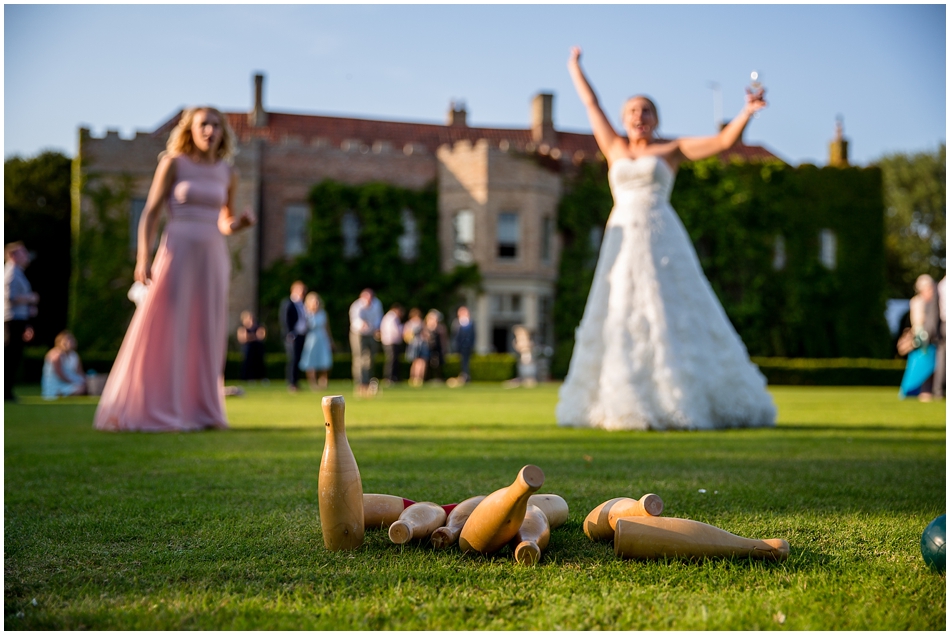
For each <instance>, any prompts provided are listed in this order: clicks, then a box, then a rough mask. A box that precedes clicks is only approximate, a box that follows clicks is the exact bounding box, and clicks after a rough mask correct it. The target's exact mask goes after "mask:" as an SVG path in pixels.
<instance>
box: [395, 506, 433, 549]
mask: <svg viewBox="0 0 950 635" xmlns="http://www.w3.org/2000/svg"><path fill="white" fill-rule="evenodd" d="M443 524H445V510H444V509H442V506H441V505H436V504H435V503H429V502H422V503H415V504H413V505H410V506H409V507H407V508H406V509H404V510H403V511H402V513H401V514H399V520H397V521H396V522H394V523H393V524H392V525H390V526H389V539H390V540H392V541H393V542H394V543H396V544H397V545H404V544H406V543H407V542H409V541H410V540H412V539H413V538H415V539H419V538H428V537H429V535H430V534H431V533H432V532H433V531H435V530H436V529H437V528H438V527H441V526H442V525H443Z"/></svg>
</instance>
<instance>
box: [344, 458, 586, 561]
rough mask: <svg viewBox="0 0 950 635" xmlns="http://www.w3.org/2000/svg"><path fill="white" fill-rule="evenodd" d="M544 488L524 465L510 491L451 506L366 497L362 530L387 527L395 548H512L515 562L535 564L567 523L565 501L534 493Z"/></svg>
mask: <svg viewBox="0 0 950 635" xmlns="http://www.w3.org/2000/svg"><path fill="white" fill-rule="evenodd" d="M543 483H544V473H543V472H542V471H541V469H540V468H539V467H536V466H534V465H526V466H525V467H524V468H522V469H521V471H520V472H519V473H518V476H517V478H515V480H514V482H513V483H512V484H511V485H509V486H508V487H504V488H502V489H500V490H498V491H496V492H493V493H491V494H489V495H487V496H473V497H472V498H468V499H466V500H463V501H462V502H460V503H457V504H454V505H438V504H436V503H430V502H420V503H416V502H414V501H411V500H409V499H406V498H400V497H398V496H391V495H388V494H364V495H363V508H364V510H365V511H364V513H365V526H366V527H380V528H385V527H387V526H388V527H389V539H390V540H391V541H392V542H393V543H395V544H397V545H402V544H406V543H408V542H409V541H411V540H415V541H422V540H425V539H428V540H429V541H430V543H431V544H432V546H433V547H434V548H436V549H445V548H448V547H451V546H452V545H454V544H456V543H458V545H459V547H460V548H461V549H462V551H464V552H468V553H478V554H491V553H495V552H497V551H500V550H501V549H502V548H504V547H505V546H506V545H508V546H510V548H511V550H512V552H513V553H514V557H515V560H516V561H517V562H519V563H522V564H529V565H532V564H536V563H537V562H538V560H540V559H541V552H542V551H543V550H544V549H545V548H546V547H547V546H548V542H549V541H550V537H551V529H553V528H555V527H560V526H561V525H563V524H564V522H565V521H566V520H567V515H568V507H567V502H566V501H565V500H564V499H563V498H561V497H560V496H557V495H554V494H535V492H536V491H537V490H538V489H539V488H540V487H541V485H542V484H543Z"/></svg>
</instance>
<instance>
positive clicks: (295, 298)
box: [280, 280, 307, 392]
mask: <svg viewBox="0 0 950 635" xmlns="http://www.w3.org/2000/svg"><path fill="white" fill-rule="evenodd" d="M306 293H307V285H305V284H304V283H303V282H301V281H300V280H297V281H296V282H294V283H293V284H292V285H290V297H289V298H284V299H283V300H282V301H281V303H280V331H281V334H282V335H283V336H284V348H285V349H286V351H287V390H289V391H290V392H297V381H298V380H299V379H300V354H301V353H302V352H303V343H304V340H305V339H306V336H307V314H306V313H305V312H304V308H303V297H304V295H306Z"/></svg>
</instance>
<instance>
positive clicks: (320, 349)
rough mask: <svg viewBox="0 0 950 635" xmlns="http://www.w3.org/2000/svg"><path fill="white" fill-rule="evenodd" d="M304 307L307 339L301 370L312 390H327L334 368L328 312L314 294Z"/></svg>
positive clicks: (309, 295) (308, 298)
mask: <svg viewBox="0 0 950 635" xmlns="http://www.w3.org/2000/svg"><path fill="white" fill-rule="evenodd" d="M303 306H304V309H305V310H306V312H307V337H306V339H304V343H303V352H302V353H301V354H300V370H302V371H304V372H305V373H306V374H307V381H308V382H309V383H310V389H311V390H317V389H318V388H326V386H327V379H328V376H329V373H330V368H332V367H333V350H332V342H333V339H332V338H331V336H330V326H329V322H328V321H327V312H326V311H324V310H323V306H322V302H321V301H320V296H319V295H317V294H316V293H313V292H310V293H308V294H307V297H306V298H305V299H304V305H303Z"/></svg>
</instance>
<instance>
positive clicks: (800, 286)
mask: <svg viewBox="0 0 950 635" xmlns="http://www.w3.org/2000/svg"><path fill="white" fill-rule="evenodd" d="M881 187H882V186H881V172H880V170H878V169H876V168H868V169H858V168H847V169H837V168H823V169H818V168H815V167H814V166H802V167H800V168H791V167H789V166H786V165H784V164H782V163H779V162H774V163H733V164H730V165H725V166H724V165H722V164H721V163H720V162H719V160H718V159H709V160H706V161H701V162H696V163H686V164H684V165H682V166H681V167H680V170H679V174H678V176H677V180H676V186H675V188H674V190H673V193H672V196H671V202H672V205H673V207H674V208H675V209H676V211H677V213H678V214H679V216H680V218H681V219H682V220H683V224H684V225H685V226H686V229H687V230H688V231H689V234H690V237H691V238H692V240H693V244H694V245H695V247H696V251H697V254H698V256H699V259H700V262H701V263H702V266H703V270H704V271H705V273H706V276H707V277H708V278H709V281H710V283H711V285H712V287H713V289H714V290H715V292H716V295H717V296H718V298H719V300H720V302H721V303H722V305H723V307H724V308H725V310H726V313H727V315H728V316H729V319H730V320H731V321H732V324H733V325H734V326H735V328H736V330H737V331H738V332H739V335H740V336H741V337H742V339H743V341H744V342H745V344H746V347H747V348H748V349H749V352H750V354H752V355H761V356H782V357H784V356H788V357H889V356H891V350H890V340H889V336H888V331H887V326H886V324H885V321H884V315H883V314H884V255H883V242H884V236H883V232H884V223H883V202H882V194H881ZM611 205H612V200H611V198H610V194H609V188H608V185H607V175H606V170H605V169H604V167H603V164H599V165H594V166H588V167H586V168H585V169H583V170H582V171H581V172H580V173H579V175H578V177H577V179H576V181H575V184H574V186H573V187H572V189H571V191H570V192H569V193H568V194H567V195H566V196H565V197H564V198H563V199H562V201H561V206H560V209H559V217H558V223H559V228H560V229H561V231H562V232H563V234H564V237H565V248H564V250H563V252H562V259H561V271H560V279H559V282H558V296H557V300H556V306H555V312H554V313H555V320H556V326H555V330H556V333H557V337H558V342H559V346H558V351H557V353H556V355H555V363H554V367H553V372H554V373H555V375H559V376H563V374H564V372H566V370H567V363H568V361H569V359H570V351H571V349H572V348H573V331H574V328H576V326H577V324H578V323H579V321H580V317H581V315H582V314H583V308H584V303H585V302H586V299H587V294H588V291H589V289H590V284H591V281H592V278H593V268H594V264H595V262H596V258H595V254H594V253H593V249H592V248H591V246H590V241H589V240H588V236H589V235H590V230H591V228H592V227H594V226H596V225H599V226H603V225H604V224H605V223H606V219H607V216H608V214H609V212H610V208H611ZM822 229H830V230H832V231H833V232H834V233H835V235H836V236H837V241H838V249H837V266H836V268H835V269H833V270H829V269H827V268H825V267H824V266H823V265H822V264H821V263H820V261H819V232H820V231H821V230H822ZM778 235H781V236H782V237H783V238H784V241H785V249H786V254H787V260H786V265H785V267H784V268H783V269H781V270H775V269H774V268H773V266H772V262H773V258H774V254H775V244H776V236H778Z"/></svg>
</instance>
